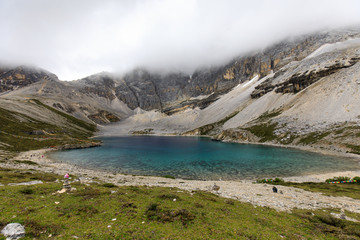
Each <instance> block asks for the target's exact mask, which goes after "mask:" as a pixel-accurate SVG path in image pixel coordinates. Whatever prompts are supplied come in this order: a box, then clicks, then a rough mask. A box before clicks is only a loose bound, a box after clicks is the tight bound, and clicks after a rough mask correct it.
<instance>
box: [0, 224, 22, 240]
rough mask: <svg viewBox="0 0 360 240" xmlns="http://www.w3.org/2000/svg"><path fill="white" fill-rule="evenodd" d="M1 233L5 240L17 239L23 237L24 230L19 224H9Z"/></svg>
mask: <svg viewBox="0 0 360 240" xmlns="http://www.w3.org/2000/svg"><path fill="white" fill-rule="evenodd" d="M1 233H2V234H3V235H4V236H5V237H6V239H7V240H11V239H19V238H21V237H25V228H24V226H23V225H21V224H20V223H9V224H8V225H6V226H5V227H4V229H3V230H1Z"/></svg>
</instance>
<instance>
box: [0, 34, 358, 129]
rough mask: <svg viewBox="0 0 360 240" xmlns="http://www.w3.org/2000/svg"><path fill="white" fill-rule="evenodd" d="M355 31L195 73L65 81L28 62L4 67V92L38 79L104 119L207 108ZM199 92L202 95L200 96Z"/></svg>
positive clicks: (0, 86)
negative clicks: (240, 87) (242, 85)
mask: <svg viewBox="0 0 360 240" xmlns="http://www.w3.org/2000/svg"><path fill="white" fill-rule="evenodd" d="M355 37H360V32H359V30H358V29H355V30H338V31H331V32H323V33H316V34H310V35H305V36H302V37H298V38H294V39H288V40H285V41H282V42H280V43H277V44H275V45H273V46H271V47H268V48H266V49H264V50H262V51H257V52H252V53H248V54H245V55H242V56H240V57H237V58H234V59H233V60H231V61H229V62H228V63H225V64H223V65H221V66H216V67H208V68H201V69H198V70H196V71H195V72H193V73H192V74H190V75H189V74H185V73H181V72H173V73H165V74H160V73H154V72H150V71H147V70H145V69H140V68H139V69H135V70H133V71H131V72H128V73H127V74H124V75H122V76H120V75H114V74H110V73H99V74H95V75H92V76H89V77H86V78H84V79H81V80H77V81H73V82H66V83H64V82H61V81H49V80H57V77H56V76H55V75H53V74H51V73H48V72H46V71H43V70H38V69H32V70H31V69H29V68H26V67H18V68H14V69H6V68H2V69H0V93H1V92H6V91H11V90H15V89H18V88H21V87H24V86H28V85H31V84H33V85H34V83H35V84H36V83H37V84H38V85H39V86H38V88H37V91H36V92H34V94H35V95H36V94H37V95H40V96H43V97H46V98H55V97H56V96H57V98H60V99H62V98H67V99H69V101H73V102H69V103H65V102H64V101H56V102H54V103H51V105H52V106H54V107H55V108H57V109H59V110H61V111H66V112H68V113H70V114H73V115H74V116H75V117H82V118H83V119H84V118H85V119H86V118H87V119H88V120H90V121H93V122H96V123H99V124H101V123H108V122H114V121H117V120H119V119H123V118H126V117H128V116H129V115H131V110H134V109H136V108H138V107H139V108H141V109H144V110H153V109H157V110H160V111H162V112H164V113H166V114H169V115H170V114H173V113H176V112H178V111H181V110H183V109H185V108H195V107H199V108H200V109H203V108H206V107H207V106H209V105H210V104H211V103H212V102H214V101H215V100H216V99H218V97H219V96H220V95H222V94H225V93H227V92H229V91H231V90H232V89H233V88H234V87H235V86H237V85H238V84H239V83H242V82H244V81H247V80H250V79H251V78H253V77H254V76H256V75H258V76H259V77H260V78H261V77H264V76H266V75H268V74H269V73H271V72H277V73H276V74H277V75H276V76H275V77H274V78H273V79H276V77H277V76H278V75H279V74H281V68H282V67H284V66H286V64H288V63H290V62H294V61H300V60H302V59H304V58H305V57H306V56H308V55H309V54H310V53H312V52H313V51H315V50H316V49H318V48H319V47H320V46H322V45H323V44H325V43H334V42H338V41H344V40H346V39H349V38H355ZM334 67H335V68H337V69H339V68H340V67H336V66H334ZM345 67H346V66H345ZM335 68H334V69H335ZM333 71H334V70H333ZM329 73H330V72H329V71H327V72H326V71H324V72H322V73H319V72H316V74H315V72H314V73H304V74H302V75H299V76H293V77H292V78H291V79H289V82H286V83H284V84H283V85H282V86H275V85H274V84H273V83H272V80H270V81H268V82H266V83H264V85H262V86H261V88H259V89H257V90H258V91H256V92H254V93H253V97H255V98H256V97H260V96H262V95H263V94H265V93H267V92H269V91H272V90H274V89H275V87H276V88H277V89H278V91H280V92H294V91H299V90H301V89H303V88H304V87H306V86H308V85H309V84H310V83H313V82H315V81H316V80H317V79H319V78H320V77H321V76H323V74H329ZM314 74H315V75H314ZM304 79H305V80H306V81H304ZM54 96H55V97H54ZM59 96H61V97H59ZM83 96H86V97H87V98H88V99H87V100H86V101H87V102H81V101H82V99H84V97H83ZM199 96H201V98H198V97H199ZM79 99H80V100H79ZM114 100H120V101H121V102H123V103H125V104H126V106H127V107H128V108H129V109H128V110H129V111H125V110H124V111H123V112H121V111H118V109H117V110H114V109H113V108H111V106H110V105H111V103H113V102H114ZM94 102H96V103H100V102H101V105H99V106H98V105H97V106H96V107H92V106H94V105H95V104H94ZM77 105H78V106H77ZM107 116H109V117H107Z"/></svg>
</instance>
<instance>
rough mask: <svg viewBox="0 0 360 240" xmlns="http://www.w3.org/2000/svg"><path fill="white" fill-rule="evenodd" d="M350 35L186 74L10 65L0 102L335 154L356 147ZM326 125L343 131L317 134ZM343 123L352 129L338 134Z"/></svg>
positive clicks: (131, 129) (355, 33) (117, 127)
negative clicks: (64, 71) (73, 75)
mask: <svg viewBox="0 0 360 240" xmlns="http://www.w3.org/2000/svg"><path fill="white" fill-rule="evenodd" d="M358 38H360V31H359V30H337V31H331V32H322V33H316V34H312V35H311V34H310V35H306V36H301V37H299V38H296V39H290V40H287V41H283V42H281V43H278V44H275V45H273V46H271V47H268V48H266V49H264V50H261V51H258V52H253V53H252V54H249V55H246V56H240V57H237V58H235V59H233V60H232V61H230V62H229V63H227V64H224V65H222V66H217V67H212V68H202V69H199V70H197V71H195V72H194V73H193V74H191V75H187V74H185V73H167V74H159V73H153V72H150V71H148V70H145V69H140V68H138V69H135V70H133V71H131V72H129V73H127V74H124V75H122V76H119V75H116V74H112V73H106V72H103V73H100V74H94V75H91V76H89V77H86V78H83V79H80V80H76V81H72V82H62V81H59V80H58V79H57V77H56V76H55V75H51V73H48V72H45V71H44V72H36V71H35V73H37V74H38V75H36V74H35V75H34V74H32V73H31V71H30V73H29V74H28V75H29V77H27V75H26V74H24V75H25V77H24V76H21V77H19V75H16V74H21V73H23V72H21V71H20V70H21V69H20V70H19V69H17V71H16V70H14V71H12V70H11V69H10V70H8V71H1V73H0V81H1V85H0V86H3V87H2V88H1V89H2V90H1V91H2V95H1V96H0V102H1V101H2V99H7V100H11V99H17V100H18V99H23V98H25V99H26V98H28V99H29V98H36V99H39V100H41V101H42V102H44V103H45V104H47V105H49V106H52V107H54V108H56V109H58V110H60V111H63V112H66V113H68V114H71V115H73V116H75V117H77V118H79V119H82V120H85V121H88V122H92V123H96V124H101V125H104V126H103V127H101V131H100V134H102V135H119V134H120V135H121V134H129V133H142V132H143V133H157V134H182V135H209V136H212V137H214V138H216V139H219V140H225V141H245V142H259V141H260V142H271V143H277V144H294V145H299V144H300V145H304V144H309V143H314V144H316V143H318V142H320V143H319V144H320V145H324V146H326V147H328V146H329V145H332V142H333V143H334V144H335V145H336V147H335V148H337V149H340V151H353V152H354V151H355V152H356V151H357V150H356V149H357V148H358V146H357V144H356V141H357V139H358V138H357V134H358V135H359V136H360V132H359V133H357V129H358V124H359V120H358V119H357V117H356V116H357V115H359V116H360V112H359V111H358V110H357V109H360V106H359V108H357V107H356V106H358V104H357V101H355V100H354V99H357V97H358V96H359V97H360V94H359V93H358V92H357V90H358V82H360V80H359V79H358V77H357V76H358V71H360V70H358V69H359V68H360V67H359V60H360V50H359V49H360V40H358ZM31 74H32V75H31ZM1 76H3V77H2V78H1ZM4 76H5V77H4ZM9 76H11V77H10V78H9ZM34 76H35V77H34ZM46 76H47V77H46ZM34 78H36V79H34ZM334 86H337V88H335V87H334ZM6 87H8V89H7V88H6ZM11 87H12V88H13V89H11ZM338 89H341V90H338ZM355 90H356V91H355ZM354 91H355V92H354ZM345 93H347V95H346V94H345ZM0 94H1V93H0ZM332 95H333V97H332ZM309 96H311V97H309ZM349 96H353V97H349ZM336 98H338V99H340V100H339V101H336ZM315 102H316V103H317V104H313V105H312V104H311V103H315ZM359 102H360V101H359ZM340 103H341V104H342V105H341V104H340ZM327 104H328V105H330V106H327ZM332 106H333V107H332ZM322 111H324V113H322ZM116 122H118V123H116ZM109 123H111V124H110V125H109ZM331 128H334V129H337V131H339V132H340V131H342V133H343V135H337V136H335V135H334V134H333V133H329V134H325V133H327V132H329V131H331ZM150 129H151V130H150ZM354 129H355V130H356V131H355V130H354ZM349 130H353V131H355V133H354V134H353V135H354V136H352V135H351V137H347V138H346V137H344V136H345V135H346V134H348V136H349ZM359 131H360V127H359ZM336 139H338V140H336ZM315 140H316V141H315ZM325 140H326V141H325ZM334 144H333V145H334ZM320 145H319V146H320ZM351 146H352V147H351ZM354 149H355V150H354ZM359 149H360V147H359ZM359 152H360V151H359Z"/></svg>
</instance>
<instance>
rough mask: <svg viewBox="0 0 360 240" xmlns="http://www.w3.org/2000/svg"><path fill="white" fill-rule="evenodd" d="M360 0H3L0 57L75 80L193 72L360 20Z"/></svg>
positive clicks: (6, 61)
mask: <svg viewBox="0 0 360 240" xmlns="http://www.w3.org/2000/svg"><path fill="white" fill-rule="evenodd" d="M359 10H360V2H359V1H356V0H344V1H341V2H340V1H335V0H326V1H325V0H318V1H310V0H301V1H300V0H297V1H286V0H275V1H267V0H257V1H237V0H185V1H184V0H148V1H145V0H144V1H142V0H124V1H115V0H104V1H97V0H77V1H71V0H53V1H47V0H32V1H28V0H1V1H0V14H1V16H2V20H1V21H0V29H1V38H0V62H4V63H10V64H11V63H12V64H32V65H37V66H39V67H42V68H45V69H48V70H49V71H52V72H54V73H56V74H57V75H58V76H59V78H60V79H63V80H72V79H77V78H80V77H85V76H87V75H90V74H93V73H96V72H100V71H112V72H119V73H121V72H124V71H128V70H131V69H133V68H135V67H138V66H142V67H146V68H149V69H153V70H162V71H187V72H191V71H193V70H194V69H196V68H198V67H200V66H207V65H216V64H219V63H222V62H224V61H228V60H229V59H230V58H232V57H234V56H236V55H239V54H241V53H245V52H248V51H251V50H254V49H258V48H263V47H265V46H267V45H269V44H271V43H274V42H276V41H279V40H281V39H283V38H285V37H288V36H294V35H299V34H303V33H308V32H313V31H316V30H320V29H324V28H328V27H341V26H347V25H353V24H359V23H360V14H359Z"/></svg>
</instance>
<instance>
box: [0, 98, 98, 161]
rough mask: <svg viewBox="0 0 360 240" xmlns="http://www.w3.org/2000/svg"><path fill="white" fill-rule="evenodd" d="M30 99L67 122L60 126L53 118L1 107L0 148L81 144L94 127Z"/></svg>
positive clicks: (18, 149)
mask: <svg viewBox="0 0 360 240" xmlns="http://www.w3.org/2000/svg"><path fill="white" fill-rule="evenodd" d="M31 102H34V103H33V104H37V105H39V106H40V107H43V108H46V109H48V110H50V111H52V112H54V113H56V114H58V115H59V118H65V120H67V121H68V122H66V123H64V125H61V126H60V125H58V124H56V123H55V121H54V123H48V122H44V121H40V120H37V119H35V118H32V117H29V116H27V115H25V114H22V113H18V112H14V111H10V110H7V109H4V108H0V129H1V130H0V143H2V144H0V149H3V150H6V151H9V152H19V151H28V150H34V149H40V148H46V147H50V146H59V145H60V146H61V145H65V144H81V143H84V141H87V139H88V137H90V136H92V135H93V132H94V131H95V130H96V126H95V125H93V124H89V123H86V122H84V121H81V120H79V119H76V118H74V117H72V116H70V115H67V114H66V113H63V112H60V111H58V110H56V109H54V108H52V107H49V106H47V105H45V104H42V103H41V102H40V101H38V100H31ZM46 111H47V110H46ZM24 163H25V162H24ZM28 164H30V162H28Z"/></svg>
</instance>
